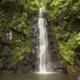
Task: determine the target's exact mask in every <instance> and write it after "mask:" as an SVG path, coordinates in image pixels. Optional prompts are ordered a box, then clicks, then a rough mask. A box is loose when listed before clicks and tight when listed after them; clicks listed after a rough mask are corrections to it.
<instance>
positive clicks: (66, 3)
mask: <svg viewBox="0 0 80 80" xmlns="http://www.w3.org/2000/svg"><path fill="white" fill-rule="evenodd" d="M79 7H80V1H79V0H77V1H76V0H51V1H48V2H47V5H46V8H47V11H48V13H47V19H48V20H49V21H50V26H52V30H53V33H54V34H55V35H56V39H57V41H58V45H59V49H60V54H61V56H62V59H63V61H62V62H63V63H64V64H66V66H67V67H70V68H71V67H73V66H74V62H75V60H74V59H75V55H76V51H75V50H76V49H77V48H79V47H80V26H79V25H80V8H79ZM79 53H80V51H79V52H78V54H79Z"/></svg>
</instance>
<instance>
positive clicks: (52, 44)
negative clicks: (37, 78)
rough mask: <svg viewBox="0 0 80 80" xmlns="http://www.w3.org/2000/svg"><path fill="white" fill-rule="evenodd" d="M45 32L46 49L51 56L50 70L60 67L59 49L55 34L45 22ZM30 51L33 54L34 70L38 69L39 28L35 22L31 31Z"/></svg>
mask: <svg viewBox="0 0 80 80" xmlns="http://www.w3.org/2000/svg"><path fill="white" fill-rule="evenodd" d="M46 27H47V33H48V41H49V44H48V49H49V54H50V57H51V62H52V66H51V68H52V69H51V70H55V69H58V68H61V64H60V55H59V49H58V45H57V42H56V38H55V35H54V34H53V32H52V27H50V26H49V24H47V26H46ZM31 40H32V53H33V54H34V55H35V70H36V71H38V70H39V58H38V55H39V54H38V50H39V29H38V24H35V25H34V26H33V31H32V39H31Z"/></svg>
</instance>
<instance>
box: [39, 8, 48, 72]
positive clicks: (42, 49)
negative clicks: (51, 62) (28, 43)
mask: <svg viewBox="0 0 80 80" xmlns="http://www.w3.org/2000/svg"><path fill="white" fill-rule="evenodd" d="M44 11H46V10H45V8H40V10H39V19H38V28H39V59H40V64H39V72H40V73H46V72H47V61H46V59H47V54H48V37H47V29H46V23H47V22H46V20H45V19H44V18H43V13H44Z"/></svg>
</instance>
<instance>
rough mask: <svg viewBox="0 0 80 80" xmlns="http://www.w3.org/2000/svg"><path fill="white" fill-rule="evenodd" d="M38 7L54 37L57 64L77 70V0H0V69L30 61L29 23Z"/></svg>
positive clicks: (79, 3)
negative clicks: (41, 10) (58, 60)
mask: <svg viewBox="0 0 80 80" xmlns="http://www.w3.org/2000/svg"><path fill="white" fill-rule="evenodd" d="M41 2H43V3H41ZM40 3H41V4H40ZM41 6H43V7H45V8H46V10H47V12H46V14H45V18H46V20H47V24H48V25H49V27H51V29H52V32H51V33H52V34H54V35H55V36H56V40H57V44H58V47H59V54H60V56H61V64H62V65H63V66H64V67H66V68H67V69H68V71H69V70H70V71H71V72H72V73H80V0H45V1H43V0H0V71H2V70H6V69H8V70H12V69H14V70H17V68H16V67H17V66H19V67H20V66H22V65H28V63H29V62H30V61H32V59H31V55H32V54H33V53H32V43H31V39H32V38H31V37H32V32H33V29H32V26H33V24H34V23H35V22H36V21H37V17H38V13H39V8H40V7H41ZM52 45H53V44H52ZM53 54H54V53H53ZM28 56H29V57H30V58H29V57H28ZM28 58H29V59H28ZM26 63H27V64H26ZM19 67H18V68H19Z"/></svg>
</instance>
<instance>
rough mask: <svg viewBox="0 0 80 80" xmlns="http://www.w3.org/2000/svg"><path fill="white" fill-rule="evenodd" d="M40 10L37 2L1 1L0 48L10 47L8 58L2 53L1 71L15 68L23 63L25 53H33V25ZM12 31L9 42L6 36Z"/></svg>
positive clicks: (33, 0) (0, 58)
mask: <svg viewBox="0 0 80 80" xmlns="http://www.w3.org/2000/svg"><path fill="white" fill-rule="evenodd" d="M38 8H39V2H38V1H36V0H30V1H28V0H0V46H1V45H2V44H5V45H2V46H3V48H4V47H5V46H6V45H7V46H10V49H9V53H8V54H7V55H8V56H7V55H4V56H2V55H3V53H2V52H0V54H1V55H0V69H2V68H3V67H4V66H6V67H8V66H10V67H13V66H15V65H16V64H17V63H18V62H20V61H22V60H23V59H24V57H25V56H23V55H22V53H23V52H25V51H26V52H27V53H32V49H31V34H32V25H33V23H34V22H35V18H36V16H37V15H38V10H39V9H38ZM36 14H37V15H36ZM10 31H11V32H12V40H11V41H8V40H9V39H7V38H8V37H6V34H8V33H9V32H10ZM27 53H26V54H27ZM4 54H5V53H4ZM6 56H7V58H6ZM7 62H8V64H7ZM6 64H7V65H6Z"/></svg>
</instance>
